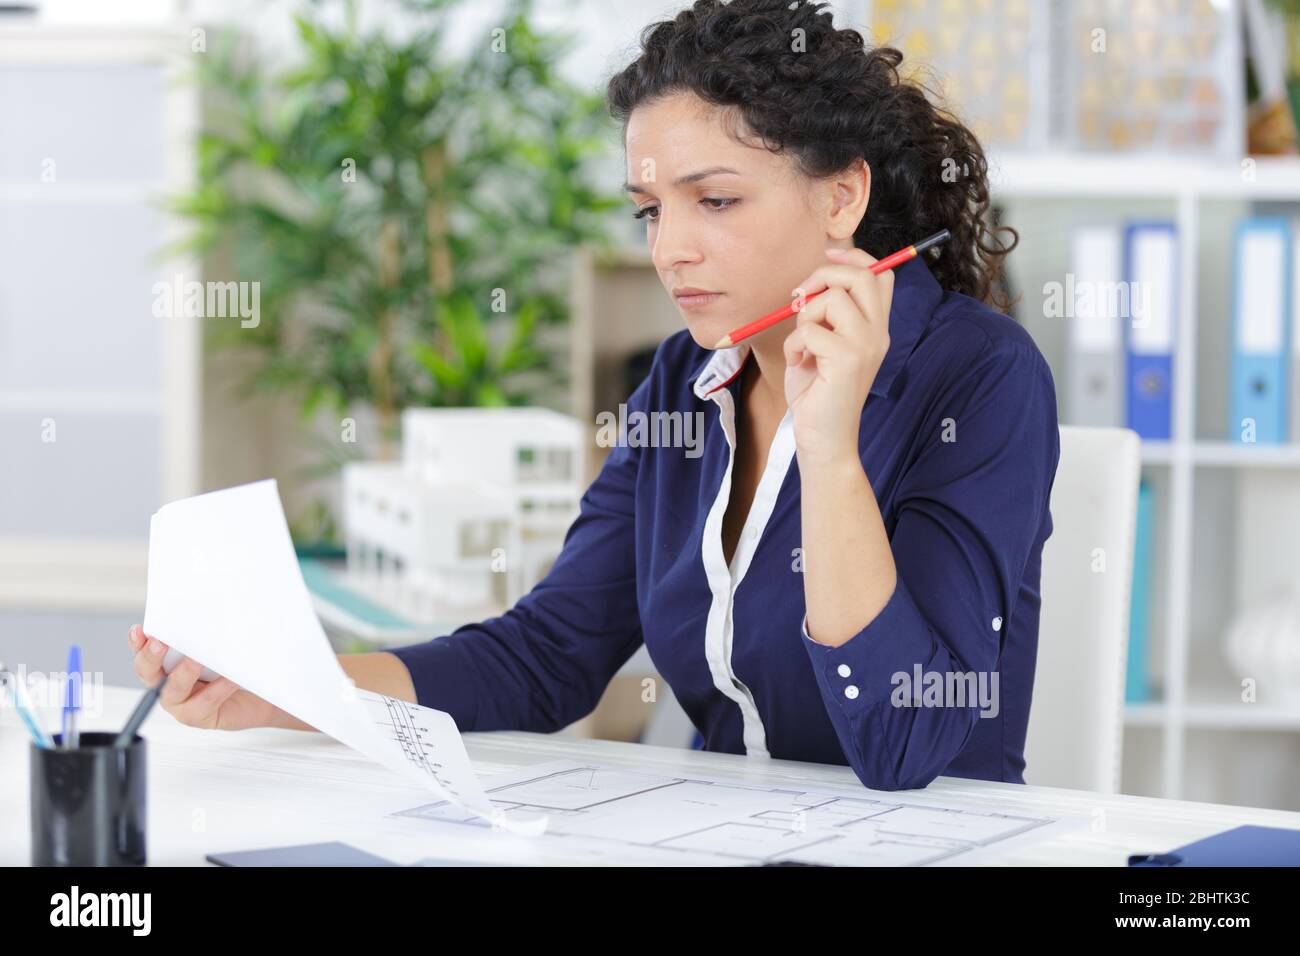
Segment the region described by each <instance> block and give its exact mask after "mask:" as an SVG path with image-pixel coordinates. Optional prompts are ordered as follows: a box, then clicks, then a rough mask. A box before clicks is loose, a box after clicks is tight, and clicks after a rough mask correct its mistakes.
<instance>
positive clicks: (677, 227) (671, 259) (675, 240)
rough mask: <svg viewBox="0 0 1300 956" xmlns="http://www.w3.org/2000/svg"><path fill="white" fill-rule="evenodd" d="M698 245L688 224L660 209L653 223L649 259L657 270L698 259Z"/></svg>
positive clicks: (668, 269) (673, 267) (663, 270)
mask: <svg viewBox="0 0 1300 956" xmlns="http://www.w3.org/2000/svg"><path fill="white" fill-rule="evenodd" d="M699 258H700V253H699V247H698V245H697V244H696V242H695V239H694V237H693V236H692V234H691V228H690V226H689V224H688V223H687V222H685V221H683V220H682V219H681V218H680V217H674V216H672V215H671V214H665V212H664V211H663V210H662V209H661V210H660V212H659V219H658V220H657V221H656V222H655V223H654V242H653V246H652V248H651V250H650V259H651V261H652V262H653V263H654V266H655V268H656V269H658V270H659V272H661V273H663V272H669V271H671V270H673V269H675V268H677V267H678V266H680V265H681V264H683V263H689V262H697V261H699Z"/></svg>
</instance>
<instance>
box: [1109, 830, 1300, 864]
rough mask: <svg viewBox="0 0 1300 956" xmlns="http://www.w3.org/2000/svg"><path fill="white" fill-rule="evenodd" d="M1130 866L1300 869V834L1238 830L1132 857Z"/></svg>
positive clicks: (1291, 831) (1298, 831)
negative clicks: (1169, 849) (1281, 867)
mask: <svg viewBox="0 0 1300 956" xmlns="http://www.w3.org/2000/svg"><path fill="white" fill-rule="evenodd" d="M1128 865H1129V866H1300V830H1283V829H1281V828H1279V827H1257V826H1241V827H1234V828H1233V829H1231V830H1225V831H1224V832H1222V833H1216V834H1214V836H1210V837H1206V838H1205V839H1204V840H1197V841H1196V842H1195V843H1189V844H1187V845H1186V846H1180V847H1178V848H1177V849H1176V850H1172V851H1171V852H1169V853H1154V854H1147V853H1142V854H1134V855H1132V856H1130V857H1129V858H1128Z"/></svg>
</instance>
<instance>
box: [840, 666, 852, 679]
mask: <svg viewBox="0 0 1300 956" xmlns="http://www.w3.org/2000/svg"><path fill="white" fill-rule="evenodd" d="M836 671H837V672H838V673H839V675H840V676H841V677H848V676H849V675H850V674H852V673H853V671H851V670H850V669H849V665H848V664H841V665H840V666H839V667H838V668H836Z"/></svg>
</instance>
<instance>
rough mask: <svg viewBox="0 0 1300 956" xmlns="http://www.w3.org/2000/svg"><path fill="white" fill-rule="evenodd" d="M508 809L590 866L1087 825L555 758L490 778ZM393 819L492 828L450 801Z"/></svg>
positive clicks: (875, 794)
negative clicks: (542, 822) (539, 820)
mask: <svg viewBox="0 0 1300 956" xmlns="http://www.w3.org/2000/svg"><path fill="white" fill-rule="evenodd" d="M483 783H484V789H485V790H486V791H487V795H488V798H489V799H490V800H491V801H492V803H493V805H494V806H495V807H496V808H498V809H499V810H500V811H501V812H502V813H503V814H504V815H505V816H507V817H508V816H510V815H513V814H520V815H525V814H526V815H528V816H536V815H537V814H544V815H546V816H547V817H548V819H549V824H548V826H547V830H546V834H545V835H543V836H540V837H536V838H534V839H537V840H546V841H564V842H563V843H562V844H554V843H553V844H552V846H554V847H555V848H556V850H557V852H560V853H562V854H564V855H566V856H567V855H570V854H571V855H572V856H573V857H574V858H575V859H577V860H580V861H581V860H583V859H587V860H589V861H590V862H596V863H603V862H617V861H619V860H627V861H629V862H631V861H634V862H637V863H647V864H654V863H662V864H665V865H715V866H717V865H721V866H726V865H731V866H743V865H747V864H757V863H769V862H770V863H775V862H779V861H783V860H796V861H800V862H804V863H820V864H824V865H830V866H927V865H966V864H975V863H987V862H996V856H997V854H998V853H999V852H1005V851H1006V850H1007V849H1009V848H1010V847H1011V846H1013V845H1023V844H1024V843H1025V842H1028V841H1034V842H1037V841H1040V840H1044V839H1049V838H1052V837H1055V836H1057V835H1059V834H1060V833H1062V832H1064V831H1068V830H1071V829H1075V828H1079V827H1085V826H1087V822H1086V821H1084V820H1081V819H1069V818H1066V819H1062V818H1057V817H1046V816H1034V815H1027V814H1025V813H1020V812H1008V813H999V812H993V811H990V810H989V809H988V808H986V807H976V806H962V805H960V804H958V803H956V802H954V801H951V800H947V799H941V798H936V797H933V796H930V795H927V794H926V792H925V791H923V790H912V791H907V790H903V791H896V792H885V791H878V790H865V789H858V790H852V789H838V788H833V787H826V786H809V787H806V788H805V787H803V786H800V785H796V784H791V783H788V782H782V783H780V784H776V783H753V782H749V781H738V780H733V779H730V778H726V777H716V778H711V777H710V776H708V775H707V774H698V775H697V774H682V775H675V774H671V775H670V774H659V773H652V772H645V771H638V770H627V769H623V768H618V767H607V766H601V765H599V764H597V763H584V762H579V761H573V760H559V761H554V762H550V763H545V764H539V765H535V766H531V767H521V768H519V769H518V770H514V771H510V772H508V773H504V774H500V775H498V776H492V777H488V778H485V779H484V781H483ZM391 816H392V817H399V818H407V819H408V820H409V819H412V818H413V819H416V820H436V821H440V822H442V823H457V824H463V825H465V826H477V827H487V826H490V825H491V824H489V823H488V822H487V821H485V820H483V819H482V818H481V817H479V816H475V815H473V814H470V813H467V812H466V811H465V810H464V809H462V808H460V807H457V806H456V805H455V804H452V803H449V802H446V801H442V802H437V803H428V804H424V805H421V806H417V807H411V808H409V809H405V810H400V811H398V812H396V813H394V814H391Z"/></svg>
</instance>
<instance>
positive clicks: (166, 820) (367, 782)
mask: <svg viewBox="0 0 1300 956" xmlns="http://www.w3.org/2000/svg"><path fill="white" fill-rule="evenodd" d="M88 690H89V688H88ZM139 694H140V691H139V690H138V689H136V688H119V687H106V688H104V695H103V697H104V702H103V705H102V708H101V711H102V712H101V713H100V714H99V715H97V716H91V715H87V717H86V719H85V720H83V722H82V729H83V730H109V729H117V728H118V727H120V726H121V724H122V723H123V722H124V721H125V719H126V716H127V714H128V713H129V712H130V710H131V708H132V707H134V705H135V702H136V700H137V699H138V697H139ZM41 716H42V718H43V723H44V725H45V727H46V728H47V729H50V730H52V729H54V728H56V727H57V723H56V716H57V714H56V712H55V711H53V710H46V711H43V712H42V714H41ZM143 733H144V736H145V737H146V738H147V739H148V742H149V743H148V747H149V751H148V760H149V797H148V799H149V804H148V819H149V833H148V854H149V862H150V863H151V864H155V865H204V859H203V857H204V854H206V853H210V852H214V851H220V850H236V849H253V848H258V847H269V846H283V845H288V844H293V843H307V842H317V841H323V840H341V841H343V842H345V843H351V844H353V845H355V846H359V847H362V848H364V849H367V850H371V851H372V852H375V853H379V854H380V855H382V856H386V857H388V858H389V859H392V860H395V861H397V862H400V863H411V862H414V861H416V860H418V859H420V858H422V857H447V858H452V859H460V860H466V861H474V860H478V861H483V862H516V863H524V864H565V863H573V862H576V861H574V860H572V859H566V858H565V857H564V856H560V855H557V854H558V853H559V852H560V851H559V850H558V849H556V847H555V846H554V844H555V843H562V842H563V841H544V840H543V841H536V840H528V839H527V838H524V837H514V836H511V835H508V834H504V833H491V832H488V831H479V830H478V828H469V827H463V826H455V825H450V824H431V823H429V822H428V821H413V820H409V819H401V820H395V819H391V818H385V814H386V813H389V812H392V811H395V810H400V809H406V808H408V807H414V806H418V805H421V804H425V803H430V802H433V801H432V795H431V794H430V793H429V791H426V790H420V789H418V788H414V787H411V786H408V785H407V784H406V782H405V781H403V780H402V779H401V778H400V777H398V776H397V775H396V774H394V773H392V772H391V771H389V770H387V769H385V768H383V767H381V766H379V765H377V764H374V763H372V762H371V761H370V760H368V759H366V758H364V757H361V756H360V755H358V754H355V753H354V752H352V751H350V750H348V749H347V748H346V747H344V746H343V745H342V744H339V743H336V742H335V741H333V740H332V739H330V738H328V737H325V736H324V735H321V734H313V733H304V732H299V731H292V730H250V731H241V732H238V733H226V732H220V731H206V730H196V729H194V728H192V727H184V726H182V725H180V724H178V723H177V722H176V721H175V720H174V719H173V718H172V717H171V715H170V714H168V713H167V712H166V711H164V710H163V709H162V708H161V707H156V708H155V709H154V712H153V714H151V715H150V717H149V719H148V721H146V723H145V726H144V731H143ZM465 742H466V746H467V748H468V750H469V755H470V757H471V759H472V760H473V762H474V766H475V769H476V770H478V771H479V773H480V774H491V773H497V772H501V771H504V770H508V769H511V768H513V767H517V766H524V765H528V764H536V763H543V762H546V761H550V760H558V759H564V758H570V759H575V760H592V761H598V762H600V763H603V764H608V765H613V766H624V767H629V768H643V769H646V770H650V771H653V772H660V773H708V774H710V775H716V776H727V777H732V778H736V779H742V780H749V781H758V782H780V781H790V780H793V781H798V782H800V783H803V784H806V785H816V784H832V785H835V786H840V787H844V786H850V787H860V784H858V782H857V778H856V777H855V776H854V775H853V771H852V770H850V769H849V768H848V767H835V766H830V765H826V764H810V763H801V762H797V761H789V760H768V761H760V760H749V759H748V758H746V757H743V756H738V755H734V754H712V753H703V752H699V751H691V750H675V749H669V748H664V747H648V746H645V745H642V744H628V743H618V742H613V741H604V740H584V739H578V738H572V737H564V736H560V735H544V734H527V733H504V732H498V733H489V734H466V735H465ZM29 746H30V744H29V738H28V736H27V732H26V730H25V729H24V728H23V726H22V724H21V723H20V721H19V720H18V715H17V714H16V713H14V711H13V709H12V708H10V707H6V708H3V709H0V767H2V768H3V770H2V771H0V820H3V821H4V824H3V830H2V831H0V865H25V864H27V863H28V862H29V860H30V856H29V850H30V845H29V841H30V833H29V828H30V824H29V816H28V814H29V807H28V777H29V771H28V766H29V765H28V748H29ZM864 792H869V791H864ZM907 792H908V794H909V795H910V796H913V797H917V798H921V799H924V797H925V796H926V795H933V796H938V797H947V798H949V799H956V800H961V801H962V802H966V803H973V804H977V805H983V806H987V807H988V808H989V809H997V810H1003V811H1011V812H1015V811H1032V812H1035V813H1037V814H1039V815H1071V816H1083V817H1088V818H1090V819H1095V820H1096V821H1097V825H1096V827H1095V828H1089V829H1087V830H1082V831H1077V832H1073V833H1069V834H1066V835H1062V836H1060V837H1058V838H1055V839H1052V840H1050V841H1048V842H1044V843H1041V844H1035V845H1031V846H1025V847H1019V848H1009V849H1008V851H1007V852H1006V853H1005V854H1004V855H1003V856H1002V857H1000V858H999V862H1000V863H1004V864H1010V865H1041V864H1046V865H1060V864H1070V865H1084V866H1091V865H1099V866H1123V865H1124V864H1125V862H1126V857H1127V855H1128V854H1129V853H1141V852H1158V851H1163V850H1169V849H1172V848H1173V847H1175V846H1179V845H1181V844H1184V843H1187V842H1189V841H1191V840H1195V839H1198V838H1200V837H1204V836H1208V835H1210V834H1212V833H1216V832H1219V831H1221V830H1225V829H1228V828H1230V827H1233V826H1237V825H1238V824H1243V823H1256V824H1262V825H1265V826H1275V827H1287V828H1291V829H1300V813H1291V812H1284V811H1280V810H1260V809H1253V808H1249V807H1233V806H1227V805H1222V804H1210V803H1191V802H1187V801H1176V800H1159V799H1154V798H1151V797H1132V796H1110V797H1108V796H1099V795H1097V794H1092V793H1088V792H1087V791H1082V790H1059V789H1055V788H1051V787H1032V786H1017V785H1014V784H1001V783H992V782H988V781H983V780H964V779H960V778H956V777H940V778H939V779H938V780H936V781H935V782H934V783H932V784H931V785H930V786H929V787H927V788H926V789H925V790H922V791H916V790H913V791H907ZM471 831H473V832H471ZM544 843H550V844H551V845H550V846H543V845H542V844H544Z"/></svg>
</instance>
